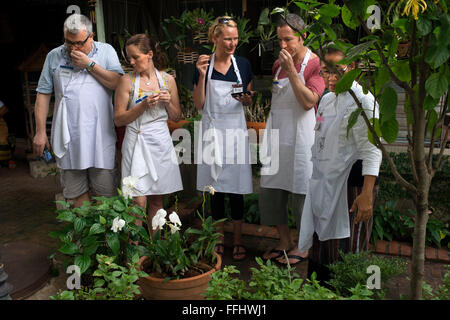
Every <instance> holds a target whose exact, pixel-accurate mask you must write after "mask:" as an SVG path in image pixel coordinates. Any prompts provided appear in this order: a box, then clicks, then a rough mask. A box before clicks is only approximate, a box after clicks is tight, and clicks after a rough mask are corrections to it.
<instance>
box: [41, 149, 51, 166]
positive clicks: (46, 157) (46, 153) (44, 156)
mask: <svg viewBox="0 0 450 320" xmlns="http://www.w3.org/2000/svg"><path fill="white" fill-rule="evenodd" d="M42 159H44V161H45V162H46V163H50V162H52V161H53V156H52V154H51V153H50V151H48V149H47V148H44V152H43V153H42Z"/></svg>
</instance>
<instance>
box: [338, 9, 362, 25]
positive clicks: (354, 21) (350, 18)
mask: <svg viewBox="0 0 450 320" xmlns="http://www.w3.org/2000/svg"><path fill="white" fill-rule="evenodd" d="M341 16H342V21H343V22H344V24H345V25H346V26H347V27H349V28H350V29H353V30H356V28H357V27H359V20H358V18H357V17H356V15H353V13H352V12H351V11H350V10H349V8H348V7H347V6H346V5H344V6H343V7H342V13H341Z"/></svg>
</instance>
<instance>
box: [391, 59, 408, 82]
mask: <svg viewBox="0 0 450 320" xmlns="http://www.w3.org/2000/svg"><path fill="white" fill-rule="evenodd" d="M392 71H393V72H394V74H395V75H396V76H397V78H399V79H400V80H401V81H404V82H409V81H410V80H411V70H410V68H409V63H408V61H406V60H404V61H397V62H396V63H395V64H394V66H393V67H392Z"/></svg>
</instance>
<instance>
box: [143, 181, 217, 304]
mask: <svg viewBox="0 0 450 320" xmlns="http://www.w3.org/2000/svg"><path fill="white" fill-rule="evenodd" d="M210 190H211V191H210V192H212V193H213V192H214V189H212V187H211V189H210ZM203 200H204V201H203V215H200V214H199V213H198V216H199V217H200V219H201V222H202V228H201V230H198V229H194V228H188V229H186V230H185V231H184V232H181V231H182V230H181V227H182V224H181V221H180V219H179V217H178V215H177V214H176V213H175V212H172V213H171V214H170V215H169V216H168V218H169V219H168V220H167V219H166V217H167V212H166V211H165V210H164V209H160V210H159V211H158V212H157V213H156V215H155V217H154V218H153V219H152V225H151V228H152V229H153V231H154V230H157V231H156V233H155V234H154V235H153V236H151V237H150V238H149V241H148V243H146V251H145V256H144V257H142V258H141V260H140V265H141V270H143V271H144V272H146V273H147V274H148V276H146V277H141V278H140V279H139V281H138V283H139V285H140V287H141V291H142V294H143V296H144V298H145V299H156V300H166V299H169V300H183V299H193V300H198V299H203V298H204V297H203V295H202V293H204V292H205V290H206V288H207V287H208V283H209V281H210V280H211V274H212V273H214V272H215V271H217V270H219V269H220V267H221V264H222V261H221V258H220V256H219V255H218V254H216V253H215V251H214V248H215V246H216V244H217V243H218V238H219V237H220V234H219V233H217V232H216V228H215V225H216V224H217V223H219V222H221V221H223V220H220V221H216V222H213V220H212V217H211V216H209V217H207V218H206V217H205V211H204V203H205V201H206V198H205V192H204V193H203ZM149 233H150V234H152V231H151V230H149Z"/></svg>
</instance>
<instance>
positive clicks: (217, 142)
mask: <svg viewBox="0 0 450 320" xmlns="http://www.w3.org/2000/svg"><path fill="white" fill-rule="evenodd" d="M214 59H215V54H213V56H212V58H211V64H210V67H209V71H208V78H207V79H208V82H207V84H206V97H205V105H204V107H203V112H202V123H201V131H200V135H199V137H203V139H199V141H198V143H199V144H200V146H201V148H200V147H199V150H200V152H199V154H200V155H203V157H202V159H200V160H201V161H198V166H197V189H198V190H199V191H203V190H204V188H205V187H206V186H209V185H211V186H213V187H214V189H215V190H216V191H217V192H224V193H236V194H249V193H252V192H253V184H252V169H251V164H250V152H249V143H248V133H247V125H246V121H245V115H244V109H243V106H242V103H240V102H239V101H237V100H236V99H234V98H233V97H232V96H231V93H232V85H233V84H234V83H232V82H228V81H221V80H214V79H211V75H212V71H213V70H214ZM231 61H232V64H233V67H234V71H235V73H236V76H237V79H238V83H240V84H242V79H241V75H240V73H239V69H238V67H237V64H236V59H235V58H234V56H231ZM244 90H245V88H244ZM208 129H210V130H208ZM227 131H228V134H229V135H228V137H229V138H230V139H228V140H227V139H226V138H227V137H226V134H227ZM233 134H235V135H236V136H237V137H239V138H237V137H236V136H235V137H234V139H233V137H232V135H233ZM227 145H228V146H227Z"/></svg>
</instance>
